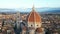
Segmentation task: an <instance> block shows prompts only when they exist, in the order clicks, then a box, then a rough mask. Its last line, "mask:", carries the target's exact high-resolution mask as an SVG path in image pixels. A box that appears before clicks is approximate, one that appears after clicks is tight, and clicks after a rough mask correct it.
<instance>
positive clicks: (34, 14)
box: [28, 7, 41, 24]
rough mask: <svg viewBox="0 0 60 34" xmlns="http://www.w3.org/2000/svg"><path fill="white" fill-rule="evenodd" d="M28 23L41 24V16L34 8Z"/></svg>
mask: <svg viewBox="0 0 60 34" xmlns="http://www.w3.org/2000/svg"><path fill="white" fill-rule="evenodd" d="M28 22H34V23H35V22H36V23H38V24H39V23H41V16H40V15H39V14H38V13H37V12H36V11H35V9H34V7H33V8H32V11H31V12H30V14H29V16H28Z"/></svg>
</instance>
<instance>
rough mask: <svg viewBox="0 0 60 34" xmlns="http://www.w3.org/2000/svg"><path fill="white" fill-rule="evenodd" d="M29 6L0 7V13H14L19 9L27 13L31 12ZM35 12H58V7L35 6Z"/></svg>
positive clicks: (59, 12) (59, 10) (59, 11)
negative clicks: (25, 7)
mask: <svg viewBox="0 0 60 34" xmlns="http://www.w3.org/2000/svg"><path fill="white" fill-rule="evenodd" d="M31 10H32V9H31V8H27V9H21V8H20V9H2V8H0V13H2V12H3V13H16V12H17V11H20V12H21V13H27V12H28V13H29V12H31ZM35 10H36V11H37V12H39V13H41V14H60V8H36V9H35Z"/></svg>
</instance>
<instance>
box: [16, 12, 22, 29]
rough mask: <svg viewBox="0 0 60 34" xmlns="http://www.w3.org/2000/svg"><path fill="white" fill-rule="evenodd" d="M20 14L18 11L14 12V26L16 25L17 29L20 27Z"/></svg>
mask: <svg viewBox="0 0 60 34" xmlns="http://www.w3.org/2000/svg"><path fill="white" fill-rule="evenodd" d="M21 21H22V20H21V16H20V12H17V13H16V26H17V29H19V28H20V23H21Z"/></svg>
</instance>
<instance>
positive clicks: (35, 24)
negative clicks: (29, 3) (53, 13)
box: [22, 6, 45, 34]
mask: <svg viewBox="0 0 60 34" xmlns="http://www.w3.org/2000/svg"><path fill="white" fill-rule="evenodd" d="M26 20H27V26H24V27H23V28H22V34H45V32H44V28H42V26H41V25H42V23H41V16H40V15H39V14H38V13H37V12H36V10H35V7H34V6H33V8H32V11H31V12H30V13H29V14H28V16H27V19H26Z"/></svg>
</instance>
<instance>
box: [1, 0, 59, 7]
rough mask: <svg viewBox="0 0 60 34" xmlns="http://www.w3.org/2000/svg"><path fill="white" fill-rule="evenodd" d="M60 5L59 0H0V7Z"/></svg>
mask: <svg viewBox="0 0 60 34" xmlns="http://www.w3.org/2000/svg"><path fill="white" fill-rule="evenodd" d="M33 4H34V5H35V7H36V8H41V7H60V0H0V8H31V7H32V6H33Z"/></svg>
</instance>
